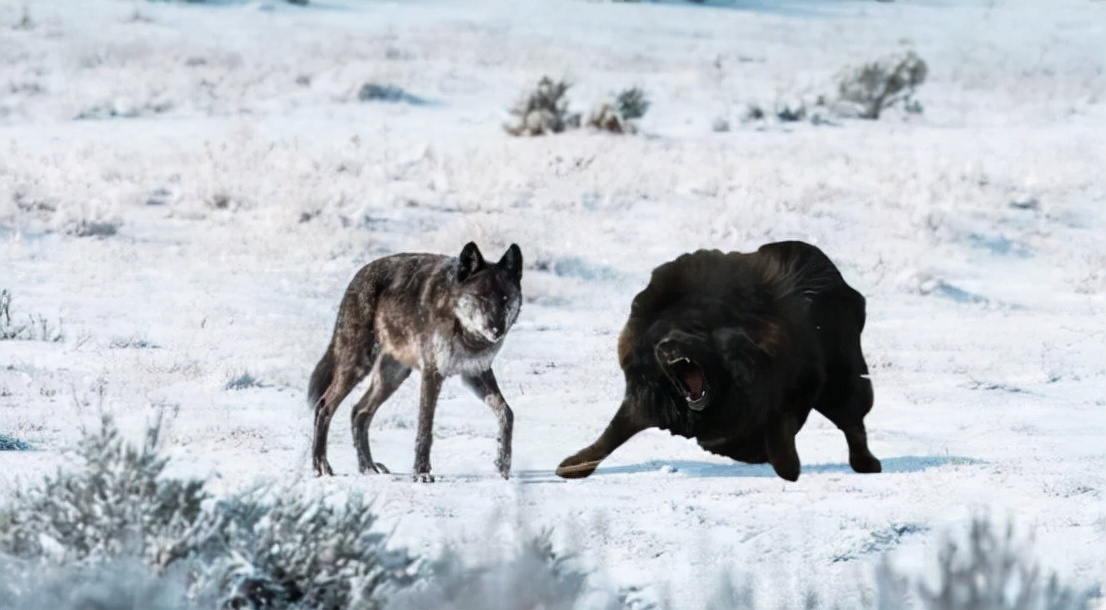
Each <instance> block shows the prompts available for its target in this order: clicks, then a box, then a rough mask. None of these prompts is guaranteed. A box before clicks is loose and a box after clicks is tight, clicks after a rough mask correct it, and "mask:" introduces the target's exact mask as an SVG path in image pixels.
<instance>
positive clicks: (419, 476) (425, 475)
mask: <svg viewBox="0 0 1106 610" xmlns="http://www.w3.org/2000/svg"><path fill="white" fill-rule="evenodd" d="M411 480H413V481H414V482H416V483H433V482H434V475H432V474H430V473H429V472H420V473H416V474H415V476H413V477H411Z"/></svg>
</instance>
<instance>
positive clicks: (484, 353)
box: [422, 335, 502, 377]
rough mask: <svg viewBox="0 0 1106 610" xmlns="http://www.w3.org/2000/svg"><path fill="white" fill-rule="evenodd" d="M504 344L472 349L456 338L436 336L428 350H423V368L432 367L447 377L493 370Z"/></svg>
mask: <svg viewBox="0 0 1106 610" xmlns="http://www.w3.org/2000/svg"><path fill="white" fill-rule="evenodd" d="M501 345H502V343H499V342H497V343H494V344H492V345H490V346H488V347H486V348H483V349H472V348H469V347H467V346H465V345H464V344H463V343H461V342H460V341H459V340H457V339H456V338H454V337H444V336H441V335H434V336H433V337H432V338H431V340H430V345H428V346H427V348H428V349H425V350H423V357H422V360H423V362H422V364H423V367H426V366H428V365H429V366H432V367H433V368H435V369H437V370H438V372H439V373H440V374H441V375H442V376H445V377H448V376H450V375H469V374H475V373H480V372H483V371H486V370H488V369H490V368H491V366H492V361H493V360H495V355H496V354H497V353H499V348H500V346H501Z"/></svg>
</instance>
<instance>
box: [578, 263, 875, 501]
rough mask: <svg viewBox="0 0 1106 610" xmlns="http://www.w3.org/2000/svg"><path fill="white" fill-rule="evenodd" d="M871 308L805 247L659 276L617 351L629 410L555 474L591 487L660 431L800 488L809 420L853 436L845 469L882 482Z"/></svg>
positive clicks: (682, 266) (637, 304)
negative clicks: (606, 463)
mask: <svg viewBox="0 0 1106 610" xmlns="http://www.w3.org/2000/svg"><path fill="white" fill-rule="evenodd" d="M864 307H865V302H864V297H863V296H861V294H860V293H858V292H857V291H855V290H853V289H852V288H851V287H849V285H848V284H846V283H845V280H844V279H843V278H842V277H841V274H840V272H838V270H837V268H836V267H835V266H834V265H833V263H832V262H830V260H829V258H827V257H826V255H825V254H823V253H822V251H821V250H819V249H818V248H816V247H814V246H812V245H810V244H806V243H803V242H797V241H791V242H779V243H772V244H767V245H764V246H762V247H761V248H760V249H759V250H757V251H756V252H755V253H752V254H742V253H740V252H730V253H723V252H720V251H718V250H700V251H698V252H695V253H692V254H685V255H682V256H680V257H679V258H677V259H676V260H674V261H671V262H668V263H665V264H663V265H661V266H660V267H657V268H656V269H655V270H654V271H653V277H652V279H651V280H650V282H649V285H648V286H647V287H646V288H645V290H643V291H642V292H640V293H638V295H637V296H636V297H635V298H634V301H633V304H632V306H631V310H630V319H629V321H628V322H627V323H626V326H625V328H624V329H623V330H622V334H621V336H620V337H619V340H618V358H619V363H620V364H621V365H622V370H623V372H624V373H625V376H626V393H625V398H624V399H623V401H622V406H621V407H620V408H619V409H618V412H617V413H615V416H614V419H613V420H612V421H611V423H610V425H609V426H608V427H607V429H606V431H604V432H603V434H602V435H601V436H600V437H599V439H598V440H596V441H595V442H594V443H593V444H591V445H589V446H588V447H586V448H584V449H582V450H580V451H579V452H577V453H576V454H574V455H572V456H571V457H569V458H567V459H565V460H564V461H563V462H562V463H561V464H560V466H559V467H558V468H557V474H558V475H560V476H562V477H565V478H580V477H586V476H588V475H590V474H591V473H592V472H593V471H594V470H595V469H596V467H598V466H599V463H600V462H601V461H602V460H603V459H605V458H606V457H607V456H608V455H610V454H611V452H613V451H614V450H615V449H617V448H618V447H619V446H620V445H622V443H624V442H626V441H627V440H628V439H629V438H630V437H632V436H633V435H635V434H637V433H638V432H640V431H642V430H645V429H647V428H653V427H656V428H661V429H663V430H669V431H670V432H671V433H672V434H678V435H680V436H685V437H689V438H694V439H696V441H697V442H698V443H699V445H700V446H701V447H703V448H704V449H706V450H707V451H710V452H712V453H717V454H720V455H725V456H728V457H730V458H733V459H735V460H739V461H742V462H749V463H754V464H756V463H764V462H768V463H770V464H772V467H773V468H774V469H775V471H776V474H778V475H779V476H780V477H782V478H784V479H787V480H789V481H794V480H796V479H798V478H799V470H800V464H799V456H798V453H797V451H796V449H795V434H796V433H797V432H798V431H799V429H800V428H802V426H803V424H804V423H805V422H806V418H807V416H808V415H809V414H810V411H811V409H814V410H816V411H818V412H819V413H821V414H823V415H825V416H826V417H827V418H829V420H830V421H832V422H833V423H834V424H836V425H837V427H838V428H840V429H841V430H842V432H844V434H845V440H846V442H847V443H848V447H849V464H850V465H851V466H852V468H853V470H855V471H857V472H879V471H880V462H879V460H878V459H876V457H875V456H873V455H872V453H871V451H869V449H868V441H867V433H866V431H865V428H864V416H865V415H867V413H868V411H870V410H871V408H872V384H871V382H870V381H869V380H868V376H867V375H868V366H867V364H866V363H865V362H864V356H863V354H862V353H861V349H860V333H861V331H862V330H863V329H864V318H865V313H864Z"/></svg>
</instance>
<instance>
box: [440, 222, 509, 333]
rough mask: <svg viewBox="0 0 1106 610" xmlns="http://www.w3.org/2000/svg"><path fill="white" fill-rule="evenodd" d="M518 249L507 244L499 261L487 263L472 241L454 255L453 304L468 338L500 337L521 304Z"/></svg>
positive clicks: (455, 313)
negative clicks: (456, 288) (455, 265)
mask: <svg viewBox="0 0 1106 610" xmlns="http://www.w3.org/2000/svg"><path fill="white" fill-rule="evenodd" d="M521 281H522V251H521V250H520V249H519V247H518V245H516V244H511V246H510V247H509V248H507V251H506V252H505V253H504V254H503V256H502V257H501V258H500V259H499V262H496V263H488V262H487V261H485V260H484V256H483V255H482V254H480V249H479V248H477V247H476V244H474V243H472V242H469V243H468V244H465V247H464V249H463V250H461V255H460V256H459V257H458V259H457V284H458V288H459V296H458V298H457V303H456V305H455V306H454V308H453V313H454V315H455V316H456V318H457V322H458V323H459V324H460V325H461V328H462V330H464V333H465V336H466V338H467V339H469V340H470V341H474V342H477V343H483V344H488V345H491V344H494V343H498V342H499V341H501V340H503V337H504V336H506V334H507V331H508V330H509V329H510V328H511V326H512V325H513V324H514V323H515V319H517V318H518V312H519V308H520V307H521V306H522V289H521V286H520V282H521Z"/></svg>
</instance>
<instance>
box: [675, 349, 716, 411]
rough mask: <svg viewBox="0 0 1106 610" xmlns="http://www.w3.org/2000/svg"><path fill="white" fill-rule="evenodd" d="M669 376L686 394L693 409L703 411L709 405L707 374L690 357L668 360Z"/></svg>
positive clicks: (686, 398)
mask: <svg viewBox="0 0 1106 610" xmlns="http://www.w3.org/2000/svg"><path fill="white" fill-rule="evenodd" d="M668 369H669V376H670V377H671V378H672V381H673V382H675V384H676V386H677V387H678V388H679V389H680V391H682V392H683V394H684V399H685V400H687V406H688V408H690V409H691V410H692V411H702V410H703V409H704V408H705V407H706V406H707V390H708V389H709V388H708V387H707V376H706V374H705V373H703V369H702V367H700V366H699V365H698V364H696V363H695V362H694V361H693V360H691V359H690V358H682V357H681V358H676V359H674V360H669V361H668Z"/></svg>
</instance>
